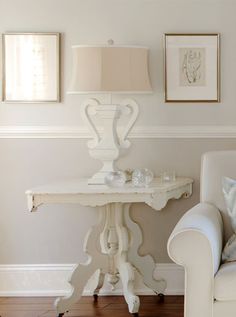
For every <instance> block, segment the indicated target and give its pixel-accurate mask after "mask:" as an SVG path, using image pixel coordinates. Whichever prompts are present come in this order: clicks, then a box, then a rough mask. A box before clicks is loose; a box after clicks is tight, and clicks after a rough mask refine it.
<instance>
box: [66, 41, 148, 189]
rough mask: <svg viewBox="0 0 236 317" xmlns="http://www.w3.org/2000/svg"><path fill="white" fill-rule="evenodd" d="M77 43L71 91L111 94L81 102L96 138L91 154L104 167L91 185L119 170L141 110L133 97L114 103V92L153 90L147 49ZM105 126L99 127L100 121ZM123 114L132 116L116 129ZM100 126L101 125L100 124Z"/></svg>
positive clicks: (90, 182) (74, 51)
mask: <svg viewBox="0 0 236 317" xmlns="http://www.w3.org/2000/svg"><path fill="white" fill-rule="evenodd" d="M108 43H109V45H106V46H96V45H74V46H72V52H73V68H72V77H71V83H70V86H69V91H68V94H97V95H98V94H110V96H111V98H110V102H109V103H108V104H100V102H99V101H98V100H97V99H95V98H92V99H88V100H86V101H85V102H84V103H83V104H82V105H81V114H82V117H83V119H84V121H85V122H86V124H87V125H88V128H89V129H90V131H91V133H92V135H93V139H92V140H90V141H89V142H88V148H89V154H90V156H91V157H93V158H95V159H99V160H100V161H101V162H102V167H101V169H100V170H99V171H98V172H97V173H95V174H94V175H93V176H92V177H91V178H90V179H89V180H88V183H89V184H104V183H105V177H106V175H107V174H108V173H110V172H114V171H116V170H117V167H116V164H115V162H116V160H117V159H118V158H119V156H120V154H121V151H123V150H124V149H127V148H129V146H130V142H129V140H127V136H128V133H129V131H130V130H131V128H132V127H133V125H134V123H135V121H136V119H137V117H138V113H139V108H138V105H137V103H136V102H135V101H134V100H133V99H130V98H129V99H126V100H123V101H122V102H121V103H120V104H113V103H112V95H113V94H122V95H123V94H138V93H150V92H152V88H151V85H150V79H149V74H148V48H146V47H140V46H115V45H113V41H112V40H110V41H108ZM94 116H96V117H97V119H98V121H100V125H101V126H102V129H98V124H97V121H96V120H94ZM121 116H129V121H128V124H127V126H126V127H124V128H123V129H120V130H118V129H117V121H118V119H119V118H120V117H121ZM100 125H99V127H100Z"/></svg>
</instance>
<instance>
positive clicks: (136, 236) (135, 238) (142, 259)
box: [124, 204, 166, 294]
mask: <svg viewBox="0 0 236 317" xmlns="http://www.w3.org/2000/svg"><path fill="white" fill-rule="evenodd" d="M129 207H130V206H129V205H128V204H127V205H125V210H124V215H125V224H126V226H127V227H128V229H129V231H130V234H131V240H132V243H131V245H130V248H129V251H128V255H129V258H130V259H132V264H133V265H134V266H135V267H136V268H137V270H138V271H139V272H140V273H141V275H142V277H143V282H144V284H145V285H146V286H148V287H149V288H150V289H152V290H153V291H154V292H155V293H156V294H163V293H164V292H165V289H166V281H165V280H164V279H161V278H160V279H158V280H156V279H155V278H154V277H153V272H154V269H155V267H156V263H155V261H154V259H153V258H152V256H151V255H145V256H140V255H139V253H138V249H139V247H140V245H141V244H142V231H141V229H140V227H139V225H138V224H137V223H135V222H134V221H133V220H132V219H131V218H130V211H129Z"/></svg>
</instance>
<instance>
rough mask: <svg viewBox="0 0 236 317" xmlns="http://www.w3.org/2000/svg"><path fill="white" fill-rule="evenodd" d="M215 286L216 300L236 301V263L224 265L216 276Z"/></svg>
mask: <svg viewBox="0 0 236 317" xmlns="http://www.w3.org/2000/svg"><path fill="white" fill-rule="evenodd" d="M214 284H215V285H214V297H215V299H216V300H218V301H229V300H236V262H228V263H225V264H222V265H221V266H220V269H219V271H218V272H217V274H216V276H215V283H214Z"/></svg>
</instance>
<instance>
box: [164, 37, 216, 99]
mask: <svg viewBox="0 0 236 317" xmlns="http://www.w3.org/2000/svg"><path fill="white" fill-rule="evenodd" d="M164 40H165V43H164V44H165V102H219V101H220V36H219V34H218V33H216V34H174V33H172V34H165V38H164Z"/></svg>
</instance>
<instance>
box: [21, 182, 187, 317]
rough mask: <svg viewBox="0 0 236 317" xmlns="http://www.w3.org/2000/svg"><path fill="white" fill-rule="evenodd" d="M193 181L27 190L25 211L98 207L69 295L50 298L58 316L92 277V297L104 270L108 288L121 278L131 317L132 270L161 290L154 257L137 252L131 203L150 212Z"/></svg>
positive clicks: (134, 307) (134, 302)
mask: <svg viewBox="0 0 236 317" xmlns="http://www.w3.org/2000/svg"><path fill="white" fill-rule="evenodd" d="M192 183H193V180H192V179H190V178H182V177H178V178H177V179H176V181H175V182H172V183H161V181H160V179H158V178H155V179H154V180H153V182H152V183H151V185H150V186H149V187H143V188H137V187H133V186H132V185H131V184H129V183H127V184H126V185H125V186H124V187H122V188H109V187H107V186H106V185H88V184H87V179H75V180H69V181H65V182H61V183H54V184H49V185H45V186H40V187H37V188H34V189H31V190H28V191H27V192H26V194H27V198H28V207H29V210H30V211H36V210H37V208H38V207H39V206H40V205H42V204H67V203H76V204H80V205H83V206H91V207H97V209H98V211H99V214H100V220H99V223H98V225H96V226H93V227H92V228H91V229H90V230H89V232H88V234H87V236H86V238H85V244H84V245H85V252H86V253H87V254H88V260H87V262H86V263H84V264H78V266H77V267H76V268H75V270H74V272H73V273H72V276H71V279H70V281H69V282H70V284H71V285H72V291H71V294H70V295H69V296H67V297H63V298H58V299H57V300H56V302H55V305H56V309H57V312H58V316H59V317H61V316H63V314H64V313H65V312H66V311H68V310H69V309H70V307H71V306H72V304H74V303H75V302H77V301H78V300H79V299H80V297H81V295H82V292H83V289H84V287H85V285H86V283H87V281H88V279H89V278H90V277H91V276H92V275H93V277H94V278H93V281H94V298H95V299H96V298H97V295H98V293H99V290H100V289H101V287H102V285H103V281H104V276H105V274H108V281H109V282H110V284H111V285H112V286H113V287H114V285H115V284H116V283H117V282H118V281H119V279H121V282H122V285H123V291H124V297H125V300H126V302H127V304H128V308H129V312H130V313H132V314H134V315H137V314H138V310H139V297H138V296H137V295H135V293H134V281H135V277H136V274H137V272H139V273H140V274H141V275H142V277H143V282H144V284H145V285H147V286H148V287H149V288H151V289H152V290H153V291H154V292H155V293H156V294H163V293H164V291H165V289H166V282H165V280H163V279H160V280H155V279H154V278H153V271H154V268H155V262H154V260H153V258H152V257H151V256H150V255H146V256H140V255H139V254H138V248H139V246H140V245H141V243H142V232H141V229H140V227H139V226H138V225H137V223H135V222H133V221H132V219H131V218H130V215H129V209H130V205H131V204H132V203H146V204H148V205H149V206H150V207H152V208H153V209H155V210H161V209H163V208H164V207H165V206H166V204H167V202H168V200H169V199H173V198H174V199H178V198H180V197H181V196H183V197H185V198H187V197H189V196H190V195H191V193H192Z"/></svg>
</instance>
